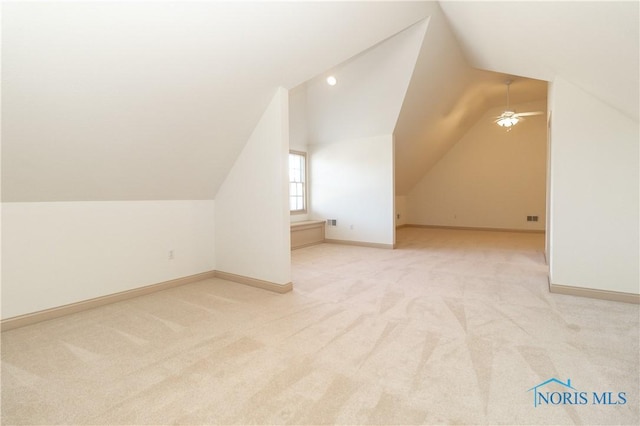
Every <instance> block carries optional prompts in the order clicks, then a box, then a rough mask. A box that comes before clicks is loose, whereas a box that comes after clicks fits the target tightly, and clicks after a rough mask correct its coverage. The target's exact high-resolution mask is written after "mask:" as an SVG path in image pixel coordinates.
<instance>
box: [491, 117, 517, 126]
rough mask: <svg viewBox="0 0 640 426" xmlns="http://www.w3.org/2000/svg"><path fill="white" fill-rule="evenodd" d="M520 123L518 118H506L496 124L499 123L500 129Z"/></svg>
mask: <svg viewBox="0 0 640 426" xmlns="http://www.w3.org/2000/svg"><path fill="white" fill-rule="evenodd" d="M518 121H520V120H519V119H518V117H512V116H504V117H501V118H500V119H499V120H498V121H496V123H498V126H500V127H511V126H515V125H516V124H518Z"/></svg>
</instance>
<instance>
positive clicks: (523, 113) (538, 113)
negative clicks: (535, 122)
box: [516, 111, 544, 117]
mask: <svg viewBox="0 0 640 426" xmlns="http://www.w3.org/2000/svg"><path fill="white" fill-rule="evenodd" d="M542 114H544V111H531V112H518V113H516V115H517V116H518V117H528V116H531V115H542Z"/></svg>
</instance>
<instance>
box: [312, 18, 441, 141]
mask: <svg viewBox="0 0 640 426" xmlns="http://www.w3.org/2000/svg"><path fill="white" fill-rule="evenodd" d="M427 25H428V22H427V21H422V22H419V23H417V24H415V25H413V26H411V27H410V28H408V29H406V30H404V31H402V32H400V33H399V34H397V35H395V36H393V37H391V38H389V39H387V40H385V41H383V42H381V43H379V44H378V45H376V46H374V47H372V48H370V49H368V50H367V51H365V52H363V53H361V54H359V55H356V56H355V57H353V58H351V59H349V60H348V61H346V62H345V63H343V64H340V65H339V66H337V67H334V68H332V69H331V70H328V71H327V72H325V73H322V74H321V75H319V76H318V77H316V78H314V79H312V80H310V81H308V82H306V83H305V84H304V85H303V86H304V87H305V88H306V91H307V93H306V99H307V105H306V113H307V122H308V144H310V145H313V144H327V143H335V142H340V141H345V140H349V139H364V138H369V137H373V136H380V135H391V134H392V133H393V129H394V127H395V125H396V121H397V119H398V114H399V113H400V107H401V106H402V102H403V100H404V97H405V94H406V92H407V87H408V85H409V81H410V79H411V75H412V72H413V70H414V67H415V64H416V59H417V57H418V52H419V50H420V46H421V45H422V40H423V38H424V34H425V30H426V28H427ZM328 75H332V76H334V77H335V78H336V79H337V81H338V83H337V84H336V85H335V86H329V85H328V84H327V82H326V77H327V76H328Z"/></svg>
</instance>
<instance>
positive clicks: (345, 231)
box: [311, 135, 395, 244]
mask: <svg viewBox="0 0 640 426" xmlns="http://www.w3.org/2000/svg"><path fill="white" fill-rule="evenodd" d="M311 163H312V165H313V167H312V169H311V191H312V194H313V216H314V218H317V219H336V220H337V226H336V227H331V226H327V228H326V234H325V235H326V238H327V239H337V240H345V241H356V242H367V243H377V244H393V243H394V235H395V234H394V230H395V224H394V219H393V202H394V193H393V137H392V136H390V135H386V136H377V137H372V138H365V139H352V140H344V141H340V142H336V143H333V144H322V145H313V146H312V147H311Z"/></svg>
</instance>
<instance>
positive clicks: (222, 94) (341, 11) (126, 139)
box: [2, 2, 432, 201]
mask: <svg viewBox="0 0 640 426" xmlns="http://www.w3.org/2000/svg"><path fill="white" fill-rule="evenodd" d="M431 6H432V5H429V4H428V3H423V2H277V3H276V2H256V3H249V2H157V3H156V2H113V3H112V2H4V3H3V10H2V66H3V73H2V107H3V108H2V123H3V126H2V196H3V201H92V200H148V199H213V198H215V194H216V192H217V190H218V188H219V186H220V184H221V182H222V181H223V179H224V178H225V176H226V174H227V173H228V171H229V170H230V168H231V166H232V165H233V162H234V161H235V159H236V157H237V155H238V153H239V152H240V150H241V149H242V147H243V145H244V144H245V142H246V140H247V138H248V137H249V135H250V134H251V131H252V130H253V128H254V126H255V125H256V123H257V121H258V119H259V118H260V116H261V114H262V112H263V111H264V109H265V108H266V106H267V104H268V102H269V100H270V99H271V97H272V96H273V94H274V92H275V90H276V88H277V87H278V86H282V87H285V88H292V87H294V86H296V85H298V84H300V83H302V82H304V81H306V80H308V79H310V78H312V77H313V76H316V75H317V74H319V73H320V72H321V71H323V70H326V69H329V68H331V67H332V66H335V65H336V64H339V63H341V62H343V61H345V60H347V59H348V58H350V57H352V56H354V55H355V54H357V53H359V52H361V51H363V50H365V49H367V48H369V47H370V46H372V45H375V44H376V43H379V42H380V41H382V40H384V39H386V38H388V37H390V36H391V35H393V34H396V33H398V32H399V31H401V30H403V29H404V28H407V27H408V26H410V25H412V24H414V23H416V22H418V21H420V20H422V19H424V18H426V17H427V16H428V12H429V10H430V7H431Z"/></svg>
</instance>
